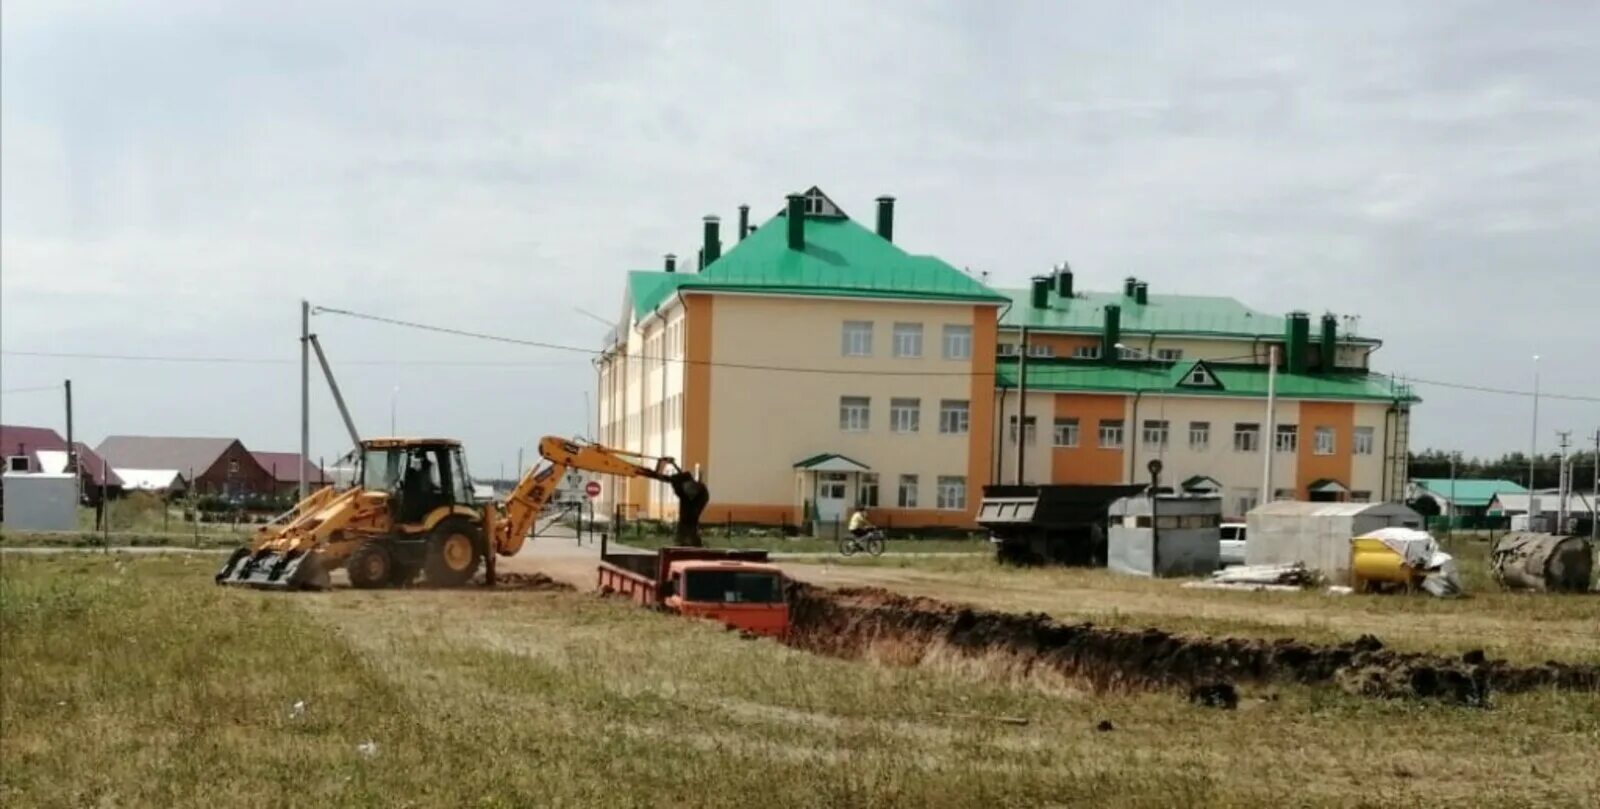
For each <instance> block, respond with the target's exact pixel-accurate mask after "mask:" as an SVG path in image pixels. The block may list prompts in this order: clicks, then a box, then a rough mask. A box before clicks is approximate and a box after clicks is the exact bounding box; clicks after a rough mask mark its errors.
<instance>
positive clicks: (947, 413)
mask: <svg viewBox="0 0 1600 809" xmlns="http://www.w3.org/2000/svg"><path fill="white" fill-rule="evenodd" d="M971 419H972V415H971V408H970V407H968V405H967V401H966V400H965V399H943V400H940V402H939V432H941V433H944V434H945V435H966V434H967V431H968V430H969V429H971Z"/></svg>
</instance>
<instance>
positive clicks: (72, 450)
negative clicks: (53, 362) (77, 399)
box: [63, 379, 83, 508]
mask: <svg viewBox="0 0 1600 809" xmlns="http://www.w3.org/2000/svg"><path fill="white" fill-rule="evenodd" d="M63 384H64V385H65V387H66V389H67V468H66V471H67V472H68V473H70V474H71V475H72V507H73V508H77V507H78V504H80V503H82V502H83V476H82V475H80V474H78V445H77V444H76V443H75V442H73V440H72V380H70V379H68V380H66V381H65V382H64V383H63Z"/></svg>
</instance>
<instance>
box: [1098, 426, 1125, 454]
mask: <svg viewBox="0 0 1600 809" xmlns="http://www.w3.org/2000/svg"><path fill="white" fill-rule="evenodd" d="M1100 448H1101V449H1122V419H1101V420H1100Z"/></svg>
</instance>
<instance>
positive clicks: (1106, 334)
mask: <svg viewBox="0 0 1600 809" xmlns="http://www.w3.org/2000/svg"><path fill="white" fill-rule="evenodd" d="M1120 342H1122V307H1120V306H1118V305H1116V304H1114V303H1112V304H1107V305H1106V328H1105V331H1103V332H1101V333H1100V361H1101V362H1104V363H1106V364H1107V365H1115V364H1117V360H1118V359H1119V357H1118V356H1117V354H1118V352H1117V343H1120Z"/></svg>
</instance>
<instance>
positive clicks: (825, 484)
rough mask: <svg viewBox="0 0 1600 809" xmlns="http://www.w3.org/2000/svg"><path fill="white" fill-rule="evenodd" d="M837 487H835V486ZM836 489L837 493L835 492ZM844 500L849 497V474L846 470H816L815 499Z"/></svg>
mask: <svg viewBox="0 0 1600 809" xmlns="http://www.w3.org/2000/svg"><path fill="white" fill-rule="evenodd" d="M836 487H837V488H836ZM835 491H837V494H835ZM824 498H826V499H828V500H845V501H848V500H849V499H850V475H849V473H847V472H818V473H817V499H818V500H822V499H824Z"/></svg>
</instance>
